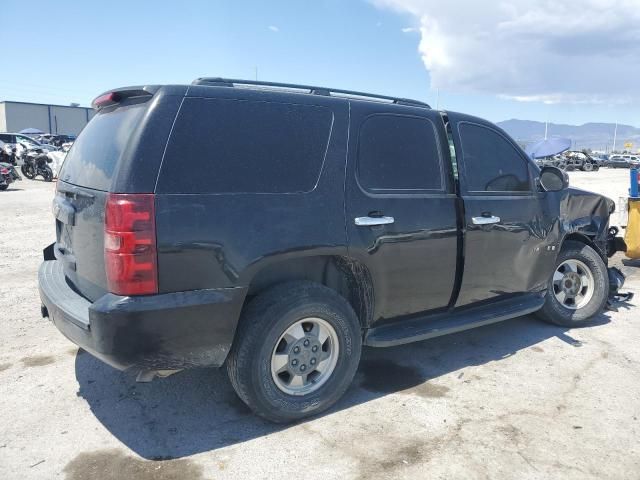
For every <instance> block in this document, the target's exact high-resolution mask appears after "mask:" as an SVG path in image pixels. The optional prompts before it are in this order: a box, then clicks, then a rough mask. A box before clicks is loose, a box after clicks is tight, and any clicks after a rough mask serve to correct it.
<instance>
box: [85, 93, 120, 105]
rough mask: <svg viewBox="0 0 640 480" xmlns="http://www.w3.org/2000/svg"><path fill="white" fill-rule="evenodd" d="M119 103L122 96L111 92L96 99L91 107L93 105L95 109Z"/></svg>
mask: <svg viewBox="0 0 640 480" xmlns="http://www.w3.org/2000/svg"><path fill="white" fill-rule="evenodd" d="M119 101H120V96H119V95H118V94H117V93H116V92H109V93H105V94H103V95H100V96H99V97H97V98H96V99H94V100H93V102H91V105H93V108H100V107H104V106H106V105H112V104H114V103H118V102H119Z"/></svg>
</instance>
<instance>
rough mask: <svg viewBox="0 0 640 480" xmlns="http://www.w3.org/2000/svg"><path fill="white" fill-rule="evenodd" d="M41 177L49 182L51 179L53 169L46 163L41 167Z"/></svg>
mask: <svg viewBox="0 0 640 480" xmlns="http://www.w3.org/2000/svg"><path fill="white" fill-rule="evenodd" d="M42 178H44V181H45V182H51V181H52V180H53V171H52V170H51V168H49V166H48V165H45V166H44V167H42Z"/></svg>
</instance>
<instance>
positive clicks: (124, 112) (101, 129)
mask: <svg viewBox="0 0 640 480" xmlns="http://www.w3.org/2000/svg"><path fill="white" fill-rule="evenodd" d="M145 109H146V105H145V104H138V105H132V106H125V107H119V108H117V109H115V110H112V111H109V110H107V111H101V112H98V113H97V114H96V115H95V116H94V117H93V118H92V119H91V120H90V121H89V123H88V124H87V126H86V127H84V130H82V132H81V133H80V135H79V136H78V138H77V139H76V141H75V142H74V143H73V146H72V147H71V149H70V150H69V153H67V156H66V158H65V161H64V165H63V167H62V171H61V172H60V178H61V179H62V180H64V181H65V182H69V183H73V184H74V185H79V186H81V187H87V188H93V189H95V190H104V191H108V190H109V187H110V186H111V179H112V177H113V174H114V171H115V169H116V166H117V165H118V160H119V159H120V157H121V156H122V154H123V152H124V150H125V148H126V146H127V143H128V142H129V139H130V138H131V133H132V132H133V130H134V129H135V127H136V126H137V125H138V123H140V120H141V119H142V115H143V114H144V112H145Z"/></svg>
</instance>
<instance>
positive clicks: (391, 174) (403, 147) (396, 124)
mask: <svg viewBox="0 0 640 480" xmlns="http://www.w3.org/2000/svg"><path fill="white" fill-rule="evenodd" d="M436 138H437V137H436V131H435V127H434V125H433V123H431V121H430V120H427V119H424V118H418V117H408V116H400V115H387V114H379V115H373V116H371V117H369V118H367V119H366V120H365V122H364V123H363V125H362V127H361V129H360V138H359V146H358V181H359V183H360V185H361V186H362V187H363V188H364V189H365V190H369V191H371V192H378V193H382V192H398V191H423V190H441V189H442V188H443V185H442V175H441V168H440V153H439V150H438V144H437V140H436Z"/></svg>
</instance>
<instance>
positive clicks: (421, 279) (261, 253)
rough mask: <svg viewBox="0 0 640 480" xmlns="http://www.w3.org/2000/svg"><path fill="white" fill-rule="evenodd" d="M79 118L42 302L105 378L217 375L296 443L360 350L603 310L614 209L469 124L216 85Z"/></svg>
mask: <svg viewBox="0 0 640 480" xmlns="http://www.w3.org/2000/svg"><path fill="white" fill-rule="evenodd" d="M94 107H95V108H96V109H97V110H98V111H97V113H96V115H95V116H94V117H93V119H92V120H91V121H90V122H89V124H88V125H87V126H86V127H85V129H84V130H83V131H82V133H81V134H80V135H79V137H78V139H77V140H76V142H75V143H74V145H73V147H72V148H71V150H70V151H69V153H68V155H67V158H66V161H65V163H64V166H63V168H62V171H61V173H60V178H59V181H58V185H57V190H56V195H55V200H54V203H53V211H54V215H55V218H56V222H55V224H56V242H55V243H54V244H52V245H50V246H49V247H47V248H46V249H45V251H44V256H45V261H44V263H43V264H42V265H41V267H40V271H39V284H40V296H41V299H42V303H43V307H42V314H43V316H45V317H47V316H48V317H49V318H50V319H51V320H52V321H53V323H54V324H55V325H56V327H57V328H58V329H59V330H60V331H61V332H62V333H63V334H64V335H66V336H67V337H68V338H69V339H70V340H71V341H73V342H74V343H76V344H77V345H79V346H80V347H82V348H83V349H85V350H87V351H88V352H90V353H91V354H93V355H95V356H96V357H98V358H100V359H102V360H103V361H105V362H107V363H109V364H110V365H113V366H115V367H116V368H119V369H128V368H134V369H137V370H139V371H141V374H142V377H146V378H149V377H150V376H153V374H154V373H158V372H160V371H164V370H180V369H184V368H192V367H200V366H222V365H225V364H226V368H227V370H228V373H229V377H230V379H231V382H232V384H233V386H234V387H235V390H236V392H237V393H238V395H239V396H240V398H241V399H242V400H243V401H244V402H246V403H247V405H249V406H250V407H251V408H252V409H253V410H254V411H255V412H257V413H258V414H260V415H262V416H264V417H266V418H268V419H271V420H273V421H291V420H296V419H299V418H302V417H305V416H308V415H312V414H315V413H317V412H320V411H322V410H324V409H326V408H328V407H329V406H330V405H332V404H333V403H334V402H335V401H336V400H338V398H340V396H341V395H342V394H343V393H344V392H345V390H346V389H347V387H348V386H349V384H350V382H351V381H352V379H353V376H354V374H355V372H356V369H357V368H358V361H359V359H360V352H361V349H362V346H363V345H369V346H375V347H386V346H392V345H399V344H403V343H407V342H413V341H416V340H424V339H427V338H431V337H435V336H438V335H444V334H448V333H453V332H458V331H460V330H464V329H467V328H472V327H477V326H481V325H486V324H489V323H492V322H498V321H501V320H506V319H508V318H512V317H516V316H519V315H524V314H528V313H532V312H538V313H539V315H540V316H541V317H542V318H543V319H545V320H548V321H551V322H554V323H556V324H560V325H563V326H569V327H570V326H574V325H579V324H581V323H583V322H585V321H586V320H588V319H589V318H590V317H592V316H594V315H596V314H598V313H599V312H600V311H601V310H602V309H603V307H604V306H605V302H606V301H607V297H608V292H609V282H608V273H607V255H611V254H612V253H613V251H614V250H615V248H614V247H612V245H614V243H615V242H614V238H612V236H611V234H608V221H609V215H610V214H611V212H612V211H613V208H614V204H613V202H612V201H611V200H608V199H607V198H605V197H602V196H600V195H596V194H593V193H589V192H584V191H580V190H575V189H570V188H568V185H567V183H568V180H567V176H566V174H565V173H564V172H562V171H560V170H558V169H557V168H554V167H546V168H543V169H542V170H540V169H539V168H538V167H537V166H536V165H535V164H534V163H533V162H532V161H530V160H529V159H528V158H527V155H526V154H525V153H524V152H523V151H522V150H521V149H520V148H519V147H518V145H517V144H516V143H515V142H514V141H513V140H512V139H511V138H510V137H509V136H508V135H507V134H505V132H504V131H502V130H501V129H500V128H498V127H496V126H495V125H493V124H491V123H489V122H487V121H485V120H482V119H480V118H476V117H472V116H468V115H463V114H460V113H454V112H442V111H437V110H433V109H431V108H430V107H429V106H428V105H427V104H424V103H421V102H418V101H413V100H407V99H400V98H390V97H385V96H379V95H371V94H365V93H361V92H351V91H345V90H333V89H327V88H321V87H307V86H300V85H287V84H273V83H266V82H249V81H239V80H228V79H219V78H203V79H198V80H196V81H195V82H194V83H193V84H192V85H190V86H182V85H181V86H177V85H170V86H145V87H133V88H123V89H117V90H113V91H111V92H108V93H105V94H104V95H101V96H100V97H98V98H97V99H96V100H95V101H94ZM163 373H164V372H163Z"/></svg>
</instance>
